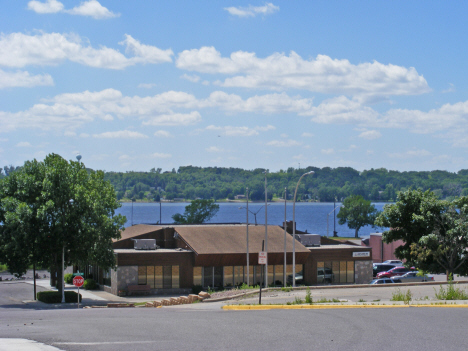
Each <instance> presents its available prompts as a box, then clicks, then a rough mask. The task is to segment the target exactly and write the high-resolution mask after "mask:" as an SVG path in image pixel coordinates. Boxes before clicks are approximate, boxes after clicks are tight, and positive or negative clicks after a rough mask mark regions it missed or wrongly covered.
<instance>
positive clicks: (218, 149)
mask: <svg viewBox="0 0 468 351" xmlns="http://www.w3.org/2000/svg"><path fill="white" fill-rule="evenodd" d="M205 150H206V151H208V152H223V151H224V150H223V149H220V148H219V147H216V146H210V147H208V148H206V149H205Z"/></svg>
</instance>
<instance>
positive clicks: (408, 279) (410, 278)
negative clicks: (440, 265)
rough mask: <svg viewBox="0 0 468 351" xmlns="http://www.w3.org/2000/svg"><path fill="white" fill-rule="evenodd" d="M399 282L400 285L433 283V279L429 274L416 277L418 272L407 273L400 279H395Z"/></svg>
mask: <svg viewBox="0 0 468 351" xmlns="http://www.w3.org/2000/svg"><path fill="white" fill-rule="evenodd" d="M396 278H398V279H399V280H401V282H402V283H413V282H431V281H434V277H433V276H432V275H429V274H424V275H418V272H417V271H416V272H408V273H406V274H404V275H402V276H400V277H396Z"/></svg>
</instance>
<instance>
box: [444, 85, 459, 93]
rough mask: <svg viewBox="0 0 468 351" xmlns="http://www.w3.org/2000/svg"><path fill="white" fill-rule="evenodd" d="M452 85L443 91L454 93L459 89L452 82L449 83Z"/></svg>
mask: <svg viewBox="0 0 468 351" xmlns="http://www.w3.org/2000/svg"><path fill="white" fill-rule="evenodd" d="M449 85H450V88H448V89H445V90H442V93H444V94H445V93H454V92H455V91H457V89H455V85H454V84H452V83H449Z"/></svg>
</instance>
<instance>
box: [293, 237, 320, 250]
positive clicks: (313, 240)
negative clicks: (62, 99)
mask: <svg viewBox="0 0 468 351" xmlns="http://www.w3.org/2000/svg"><path fill="white" fill-rule="evenodd" d="M296 235H297V239H298V241H299V242H300V243H301V244H302V245H304V246H306V247H317V246H320V235H318V234H296Z"/></svg>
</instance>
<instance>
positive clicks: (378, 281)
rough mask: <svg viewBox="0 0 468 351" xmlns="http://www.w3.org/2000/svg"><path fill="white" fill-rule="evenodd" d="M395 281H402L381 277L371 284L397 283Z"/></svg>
mask: <svg viewBox="0 0 468 351" xmlns="http://www.w3.org/2000/svg"><path fill="white" fill-rule="evenodd" d="M395 283H401V280H399V279H391V278H381V279H374V280H373V281H371V282H370V283H369V284H371V285H374V284H395Z"/></svg>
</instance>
